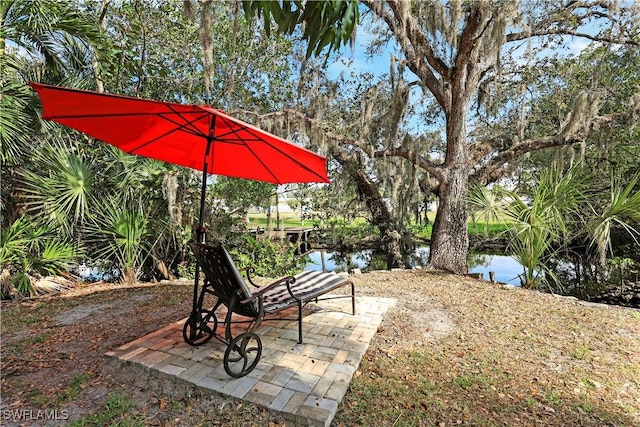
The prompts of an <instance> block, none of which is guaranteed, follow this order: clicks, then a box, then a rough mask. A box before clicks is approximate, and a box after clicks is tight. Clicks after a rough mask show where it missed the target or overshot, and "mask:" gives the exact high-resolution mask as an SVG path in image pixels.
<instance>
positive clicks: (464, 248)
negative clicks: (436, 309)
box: [429, 168, 469, 274]
mask: <svg viewBox="0 0 640 427" xmlns="http://www.w3.org/2000/svg"><path fill="white" fill-rule="evenodd" d="M447 172H448V173H447V175H448V177H447V179H446V180H442V181H441V182H440V191H439V197H438V200H439V202H438V211H437V214H436V219H435V221H434V223H433V231H432V233H431V236H432V238H431V249H430V253H429V266H430V267H432V268H435V269H437V270H445V271H450V272H452V273H456V274H466V273H467V272H468V265H467V253H468V251H469V234H468V232H467V217H468V214H467V180H468V177H467V174H468V172H467V170H466V168H463V169H460V168H456V169H449V170H448V171H447Z"/></svg>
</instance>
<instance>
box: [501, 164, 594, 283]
mask: <svg viewBox="0 0 640 427" xmlns="http://www.w3.org/2000/svg"><path fill="white" fill-rule="evenodd" d="M510 197H511V202H510V203H509V205H508V206H507V207H506V209H505V211H504V214H505V215H506V217H507V218H508V222H509V224H510V234H511V243H510V250H511V252H512V253H513V257H514V258H515V259H516V260H517V261H518V262H519V263H520V264H522V266H523V268H524V275H523V278H522V285H523V286H525V287H529V288H533V287H537V286H538V285H539V284H540V283H544V282H546V281H547V280H548V279H554V277H555V276H554V274H553V272H552V271H551V270H550V269H549V268H547V266H546V263H545V260H547V259H548V258H549V257H551V256H553V254H554V253H557V251H558V246H557V245H558V243H562V242H563V241H566V239H564V238H565V237H566V235H567V233H568V224H567V219H568V218H570V217H571V216H572V215H573V214H575V213H576V212H577V209H578V207H579V206H581V205H582V202H583V201H584V193H583V191H582V186H581V184H580V182H579V179H578V177H577V175H576V173H575V171H574V170H571V171H569V172H567V173H565V174H561V173H560V172H559V171H558V170H557V169H554V168H548V169H546V170H545V171H543V172H542V173H541V175H540V178H539V179H538V181H537V183H536V185H535V187H534V189H533V193H532V194H531V196H530V200H525V199H523V198H522V197H521V196H519V195H517V194H516V193H514V192H511V193H510ZM563 239H564V240H563ZM554 244H555V246H554Z"/></svg>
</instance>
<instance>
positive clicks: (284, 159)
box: [30, 83, 329, 184]
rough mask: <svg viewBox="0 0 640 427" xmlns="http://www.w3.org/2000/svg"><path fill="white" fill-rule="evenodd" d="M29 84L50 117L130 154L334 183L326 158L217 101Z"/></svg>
mask: <svg viewBox="0 0 640 427" xmlns="http://www.w3.org/2000/svg"><path fill="white" fill-rule="evenodd" d="M30 84H31V86H32V87H33V88H34V89H35V90H36V91H37V92H38V95H39V96H40V100H41V102H42V110H43V112H42V117H43V118H44V119H47V120H52V121H55V122H58V123H60V124H63V125H65V126H68V127H71V128H74V129H77V130H79V131H82V132H84V133H86V134H88V135H91V136H93V137H94V138H97V139H99V140H101V141H104V142H106V143H108V144H111V145H114V146H116V147H118V148H120V149H121V150H123V151H126V152H127V153H131V154H136V155H140V156H144V157H150V158H153V159H157V160H162V161H165V162H168V163H172V164H176V165H182V166H186V167H189V168H192V169H197V170H202V171H204V172H206V173H212V174H219V175H225V176H230V177H236V178H245V179H252V180H257V181H264V182H270V183H273V184H286V183H293V182H298V183H303V182H319V183H323V182H329V178H328V177H327V171H326V158H325V157H323V156H320V155H318V154H316V153H314V152H312V151H309V150H307V149H305V148H303V147H300V146H298V145H295V144H293V143H291V142H289V141H287V140H285V139H283V138H280V137H278V136H276V135H273V134H271V133H269V132H265V131H263V130H261V129H258V128H257V127H255V126H252V125H250V124H248V123H245V122H243V121H241V120H238V119H236V118H234V117H231V116H229V115H227V114H225V113H224V112H222V111H220V110H216V109H214V108H210V107H205V106H199V105H185V104H176V103H170V102H160V101H153V100H147V99H140V98H132V97H126V96H119V95H112V94H105V93H99V92H91V91H83V90H76V89H69V88H63V87H57V86H49V85H44V84H39V83H30Z"/></svg>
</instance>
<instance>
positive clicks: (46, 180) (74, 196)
mask: <svg viewBox="0 0 640 427" xmlns="http://www.w3.org/2000/svg"><path fill="white" fill-rule="evenodd" d="M33 163H34V167H33V168H29V169H25V170H24V171H23V173H22V178H21V180H22V182H23V185H24V190H25V193H26V196H25V198H26V200H27V203H28V206H29V208H30V211H31V212H32V213H35V214H36V215H38V216H41V217H43V218H47V219H49V220H50V221H53V222H54V223H56V224H58V225H59V226H61V227H62V228H63V229H64V230H65V231H66V232H67V234H69V235H72V234H73V233H74V231H75V228H76V226H77V225H78V224H79V223H81V222H82V221H83V220H84V219H85V216H86V213H87V211H88V207H89V204H90V203H91V201H92V200H91V199H92V197H93V191H94V187H93V181H94V170H93V166H92V164H91V161H90V160H89V159H87V158H86V156H83V155H82V154H81V153H78V152H77V151H76V150H74V148H73V147H72V146H70V144H69V143H64V144H62V143H57V142H56V141H55V140H52V141H51V142H50V143H49V144H45V145H43V147H42V148H41V149H40V150H39V151H38V152H37V153H36V156H35V158H34V159H33Z"/></svg>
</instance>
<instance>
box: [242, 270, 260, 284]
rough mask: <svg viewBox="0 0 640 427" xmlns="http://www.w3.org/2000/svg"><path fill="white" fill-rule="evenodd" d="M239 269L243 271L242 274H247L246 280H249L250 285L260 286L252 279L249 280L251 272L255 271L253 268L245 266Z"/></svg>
mask: <svg viewBox="0 0 640 427" xmlns="http://www.w3.org/2000/svg"><path fill="white" fill-rule="evenodd" d="M240 271H244V275H245V276H247V280H248V281H249V283H251V285H252V286H253V287H254V288H259V287H260V286H258V285H256V284H255V283H253V280H251V273H255V271H256V270H255V268H253V267H251V266H247V267H244V268H241V269H240Z"/></svg>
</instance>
